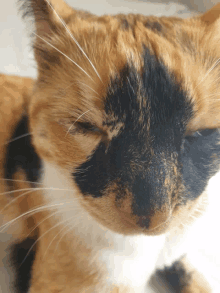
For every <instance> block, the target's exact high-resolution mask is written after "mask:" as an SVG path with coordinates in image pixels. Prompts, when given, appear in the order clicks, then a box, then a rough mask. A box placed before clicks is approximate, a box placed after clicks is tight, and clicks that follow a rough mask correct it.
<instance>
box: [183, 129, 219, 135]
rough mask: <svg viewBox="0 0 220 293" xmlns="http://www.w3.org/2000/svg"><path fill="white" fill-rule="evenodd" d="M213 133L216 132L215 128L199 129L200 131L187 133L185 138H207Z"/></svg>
mask: <svg viewBox="0 0 220 293" xmlns="http://www.w3.org/2000/svg"><path fill="white" fill-rule="evenodd" d="M215 131H217V129H216V128H212V129H201V130H197V131H193V132H188V133H187V134H186V135H185V137H187V136H188V137H200V136H209V135H211V134H212V133H214V132H215Z"/></svg>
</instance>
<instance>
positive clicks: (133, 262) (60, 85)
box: [0, 0, 220, 293]
mask: <svg viewBox="0 0 220 293" xmlns="http://www.w3.org/2000/svg"><path fill="white" fill-rule="evenodd" d="M24 3H25V6H26V8H25V13H27V14H31V15H32V16H34V19H35V22H36V33H35V37H36V39H35V41H34V48H35V58H36V61H37V63H38V78H37V81H36V82H35V83H34V82H33V81H32V80H30V79H22V78H17V77H5V76H1V77H0V78H1V79H0V82H1V88H2V91H1V108H0V111H1V135H0V143H1V146H0V147H1V150H0V151H1V152H0V153H1V157H0V163H1V166H0V170H1V177H2V181H1V185H0V187H1V195H0V207H1V209H2V210H1V213H2V214H3V215H4V217H5V219H4V220H5V223H6V224H5V226H2V228H4V229H6V228H7V227H8V226H10V225H12V224H14V223H15V224H18V227H17V229H16V231H15V233H14V237H15V238H16V239H17V240H16V244H15V245H14V247H13V258H14V260H15V263H16V266H17V271H18V276H17V287H18V288H19V290H20V291H19V292H27V290H28V288H29V287H30V293H38V292H42V293H46V292H47V293H49V292H51V293H52V292H54V293H55V292H63V293H70V292H71V293H72V292H79V293H84V292H85V293H86V292H87V293H91V292H97V293H110V292H114V293H116V292H117V293H118V292H119V293H145V292H150V290H151V289H150V288H148V285H147V283H148V281H149V279H150V277H151V276H152V275H153V273H154V272H155V271H156V269H163V268H164V267H165V266H168V265H169V266H171V268H170V269H168V268H167V269H166V273H162V272H161V271H160V276H163V278H164V279H165V280H166V281H167V282H168V283H169V281H170V286H171V289H172V290H173V292H179V293H197V292H198V293H199V292H200V293H205V292H212V289H211V288H210V287H209V285H208V284H207V283H206V280H205V279H204V278H203V277H201V276H200V274H199V273H197V272H196V271H195V269H194V268H193V267H192V266H191V265H190V263H189V262H188V260H187V256H185V253H187V251H185V248H184V245H182V247H181V242H182V239H183V238H184V235H185V233H186V232H187V228H188V226H189V225H191V224H192V223H193V222H194V221H195V219H196V218H198V217H199V216H201V215H202V214H203V213H204V212H205V210H206V206H207V200H208V199H207V193H206V187H207V184H208V181H209V179H210V178H211V177H212V176H213V175H214V174H216V172H217V171H218V170H219V155H220V145H219V138H220V135H219V131H218V128H219V125H220V122H219V119H220V114H219V108H220V106H219V105H220V103H219V92H218V84H219V83H218V79H219V76H220V71H219V66H218V64H219V58H220V52H219V49H218V48H219V43H220V35H219V26H220V22H219V20H218V15H219V10H220V8H219V5H218V6H216V8H215V9H213V10H212V11H210V12H207V13H206V14H205V15H203V16H201V17H196V18H194V19H189V20H181V19H177V18H161V19H160V18H156V17H144V16H141V15H128V16H123V15H118V16H115V17H113V16H103V17H100V18H99V17H96V16H93V15H91V14H88V13H85V12H77V11H75V10H72V9H71V8H70V7H68V6H67V5H66V4H65V3H64V2H62V1H51V3H52V5H53V7H52V6H51V4H50V2H48V1H46V0H35V1H34V0H32V1H31V0H30V1H24ZM66 24H67V26H66ZM198 131H200V132H199V133H198ZM10 220H11V222H10ZM7 221H9V222H8V223H7ZM183 256H185V257H184V258H183ZM175 261H176V262H175ZM163 278H162V279H163ZM172 282H173V284H172Z"/></svg>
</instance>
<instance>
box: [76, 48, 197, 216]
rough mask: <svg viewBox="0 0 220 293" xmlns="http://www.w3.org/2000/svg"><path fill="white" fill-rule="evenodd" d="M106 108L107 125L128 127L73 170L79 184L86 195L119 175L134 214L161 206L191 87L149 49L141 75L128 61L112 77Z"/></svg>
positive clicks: (186, 116)
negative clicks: (184, 86)
mask: <svg viewBox="0 0 220 293" xmlns="http://www.w3.org/2000/svg"><path fill="white" fill-rule="evenodd" d="M105 112H106V114H107V116H108V117H109V119H108V120H107V121H106V122H105V124H106V125H108V126H109V127H111V128H114V127H115V126H116V125H117V124H118V123H121V124H123V125H124V128H122V129H121V131H120V133H119V135H118V136H117V137H114V138H113V139H112V141H111V142H110V145H109V147H108V150H106V146H105V144H104V143H101V144H100V145H99V146H98V148H97V149H96V150H95V152H94V154H93V155H92V156H91V158H89V159H88V161H87V162H85V163H84V164H83V165H82V166H80V173H79V174H74V176H75V178H76V182H77V184H78V185H79V187H80V188H81V190H82V192H83V194H84V195H87V194H90V195H92V196H94V197H99V196H102V194H103V190H104V189H105V188H106V187H107V186H108V184H109V183H110V182H114V181H115V182H116V181H117V182H118V186H119V189H118V194H120V196H123V194H124V190H125V188H127V189H129V190H130V191H131V192H132V194H133V195H134V206H135V207H134V213H135V214H138V215H145V214H146V210H149V209H151V207H152V205H156V206H157V207H158V208H161V206H162V205H163V204H164V203H165V202H166V200H167V197H166V190H165V189H164V180H165V178H166V176H167V173H168V172H169V173H172V172H173V170H172V169H171V170H169V169H168V168H167V165H166V164H165V163H164V161H165V158H166V159H167V160H168V161H170V162H171V161H172V160H173V159H172V157H173V154H175V155H176V157H178V155H179V152H180V149H181V145H182V138H183V136H184V133H185V125H186V123H187V121H188V119H189V118H190V117H191V115H192V108H191V105H190V103H189V102H188V100H187V97H186V93H185V92H183V90H181V88H180V86H179V85H178V83H177V81H176V79H175V76H173V75H172V74H171V73H169V71H168V69H167V68H166V67H165V65H164V64H163V63H162V62H161V61H159V60H157V58H156V57H155V56H153V55H151V54H150V53H149V51H148V50H146V51H145V54H144V73H143V74H142V75H141V74H140V73H138V72H137V71H136V69H135V68H134V67H133V66H131V65H127V66H126V67H125V68H124V69H123V70H122V72H121V73H120V75H119V76H118V77H117V78H115V80H112V82H111V85H110V87H109V91H108V95H107V97H106V103H105ZM141 116H142V120H141V121H140V117H141ZM111 117H113V118H111ZM147 125H150V130H149V131H148V130H147ZM152 150H153V153H154V156H152ZM131 165H133V168H131ZM179 168H180V166H179ZM174 181H175V180H174ZM174 184H176V183H175V182H174Z"/></svg>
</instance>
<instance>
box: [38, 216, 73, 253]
mask: <svg viewBox="0 0 220 293" xmlns="http://www.w3.org/2000/svg"><path fill="white" fill-rule="evenodd" d="M74 217H75V215H74V216H72V217H70V218H68V219H66V220H65V221H62V222H59V223H58V224H62V223H64V222H67V221H69V220H70V219H72V218H74ZM68 225H69V222H68V223H67V224H66V225H65V226H64V227H63V229H61V231H59V232H58V233H57V234H56V235H55V236H54V237H53V239H52V240H51V242H50V243H49V245H48V246H47V249H46V251H45V253H44V256H43V258H44V257H45V255H46V253H47V251H48V250H49V248H50V246H51V244H52V243H53V241H54V240H55V239H56V238H57V236H58V235H59V234H60V233H62V232H63V230H64V229H65V228H66V227H67V226H68ZM71 228H72V227H71Z"/></svg>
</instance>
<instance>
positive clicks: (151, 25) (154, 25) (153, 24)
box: [144, 20, 163, 33]
mask: <svg viewBox="0 0 220 293" xmlns="http://www.w3.org/2000/svg"><path fill="white" fill-rule="evenodd" d="M144 25H145V27H146V28H148V29H150V30H152V31H154V32H155V31H156V32H159V33H160V32H162V30H163V27H162V25H161V24H160V23H159V22H157V21H151V20H148V21H146V22H145V24H144Z"/></svg>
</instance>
